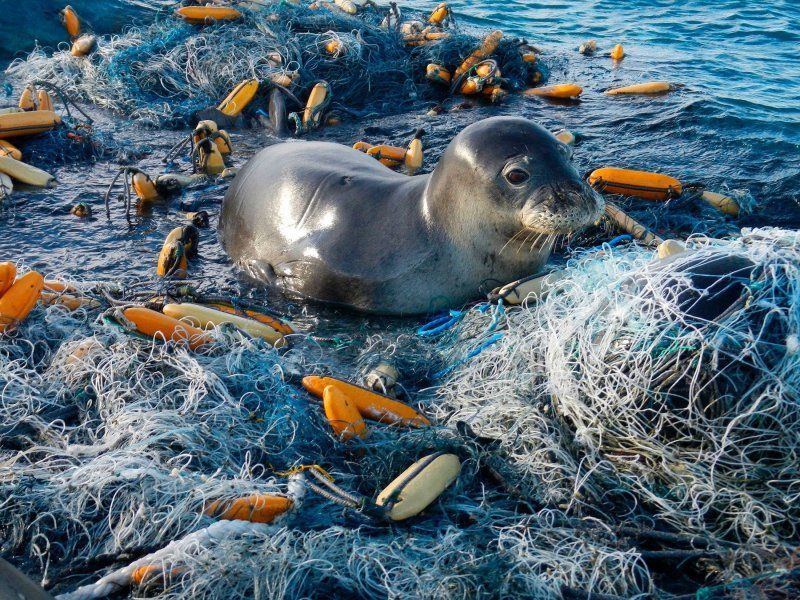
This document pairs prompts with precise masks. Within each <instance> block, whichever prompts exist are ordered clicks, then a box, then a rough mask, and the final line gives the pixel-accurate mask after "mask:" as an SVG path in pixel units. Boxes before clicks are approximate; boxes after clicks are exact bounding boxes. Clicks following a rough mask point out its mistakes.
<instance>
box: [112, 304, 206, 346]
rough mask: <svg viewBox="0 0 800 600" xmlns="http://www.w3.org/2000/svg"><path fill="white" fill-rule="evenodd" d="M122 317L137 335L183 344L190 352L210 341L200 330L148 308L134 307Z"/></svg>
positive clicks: (126, 310)
mask: <svg viewBox="0 0 800 600" xmlns="http://www.w3.org/2000/svg"><path fill="white" fill-rule="evenodd" d="M123 315H125V318H126V319H128V320H129V321H130V322H131V323H133V324H134V326H135V327H136V330H137V331H138V332H139V333H141V334H143V335H146V336H148V337H151V338H154V339H160V340H167V341H173V342H185V343H186V344H188V346H189V347H190V348H191V349H192V350H195V349H197V348H199V347H200V346H202V345H203V344H207V343H208V342H210V341H211V340H212V338H211V337H210V336H209V335H208V334H206V333H205V332H204V331H203V330H202V329H197V328H196V327H192V326H191V325H189V324H188V323H184V322H183V321H179V320H178V319H173V318H172V317H170V316H167V315H163V314H161V313H160V312H156V311H154V310H150V309H149V308H144V307H140V306H134V307H131V308H127V309H125V311H124V312H123Z"/></svg>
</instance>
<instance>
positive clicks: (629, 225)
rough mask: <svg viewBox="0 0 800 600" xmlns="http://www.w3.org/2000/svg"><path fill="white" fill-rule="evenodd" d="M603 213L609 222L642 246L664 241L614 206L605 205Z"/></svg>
mask: <svg viewBox="0 0 800 600" xmlns="http://www.w3.org/2000/svg"><path fill="white" fill-rule="evenodd" d="M605 213H606V216H607V217H608V218H609V219H611V221H613V222H614V223H616V224H617V225H618V226H619V227H620V229H622V230H623V231H625V232H627V233H630V234H631V235H632V236H633V237H635V238H636V239H637V240H639V241H641V242H642V243H644V244H648V245H657V244H660V243H662V242H663V241H664V240H663V239H661V238H660V237H658V236H657V235H656V234H654V233H653V232H651V231H650V230H649V229H647V227H645V226H644V225H642V224H641V223H639V222H638V221H637V220H636V219H634V218H633V217H631V216H629V215H627V214H625V213H624V212H623V211H622V210H621V209H619V208H617V207H615V206H611V205H610V204H606V208H605Z"/></svg>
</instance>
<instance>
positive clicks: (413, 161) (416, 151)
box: [403, 129, 425, 175]
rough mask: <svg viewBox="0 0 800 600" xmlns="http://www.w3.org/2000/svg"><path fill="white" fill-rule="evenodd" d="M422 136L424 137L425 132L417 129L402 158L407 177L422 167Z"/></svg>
mask: <svg viewBox="0 0 800 600" xmlns="http://www.w3.org/2000/svg"><path fill="white" fill-rule="evenodd" d="M423 135H425V130H424V129H417V132H416V133H415V134H414V139H413V140H411V142H410V143H409V144H408V151H407V152H406V154H405V157H404V158H403V161H404V162H405V165H406V170H407V171H408V174H409V175H413V174H414V173H416V172H417V171H418V170H419V169H420V168H421V167H422V158H423V157H422V136H423Z"/></svg>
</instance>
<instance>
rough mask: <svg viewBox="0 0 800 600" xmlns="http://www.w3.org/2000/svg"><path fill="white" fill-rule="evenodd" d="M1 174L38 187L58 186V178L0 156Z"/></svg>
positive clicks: (15, 160) (18, 161)
mask: <svg viewBox="0 0 800 600" xmlns="http://www.w3.org/2000/svg"><path fill="white" fill-rule="evenodd" d="M0 172H2V173H5V174H6V175H8V176H9V177H11V178H12V179H15V180H16V181H19V182H21V183H26V184H28V185H33V186H36V187H43V188H48V187H53V186H55V184H56V178H55V177H53V176H52V175H50V173H47V172H46V171H42V170H41V169H37V168H36V167H33V166H31V165H29V164H26V163H24V162H22V161H20V160H17V159H15V158H10V157H8V156H0Z"/></svg>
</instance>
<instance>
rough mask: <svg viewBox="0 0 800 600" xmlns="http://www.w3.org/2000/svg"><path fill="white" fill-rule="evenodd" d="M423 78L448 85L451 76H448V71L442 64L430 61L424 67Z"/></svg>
mask: <svg viewBox="0 0 800 600" xmlns="http://www.w3.org/2000/svg"><path fill="white" fill-rule="evenodd" d="M425 78H426V79H427V80H428V81H433V82H434V83H440V84H442V85H450V79H451V76H450V71H448V70H447V69H446V68H444V67H443V66H442V65H437V64H435V63H430V64H429V65H428V66H427V67H426V68H425Z"/></svg>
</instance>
